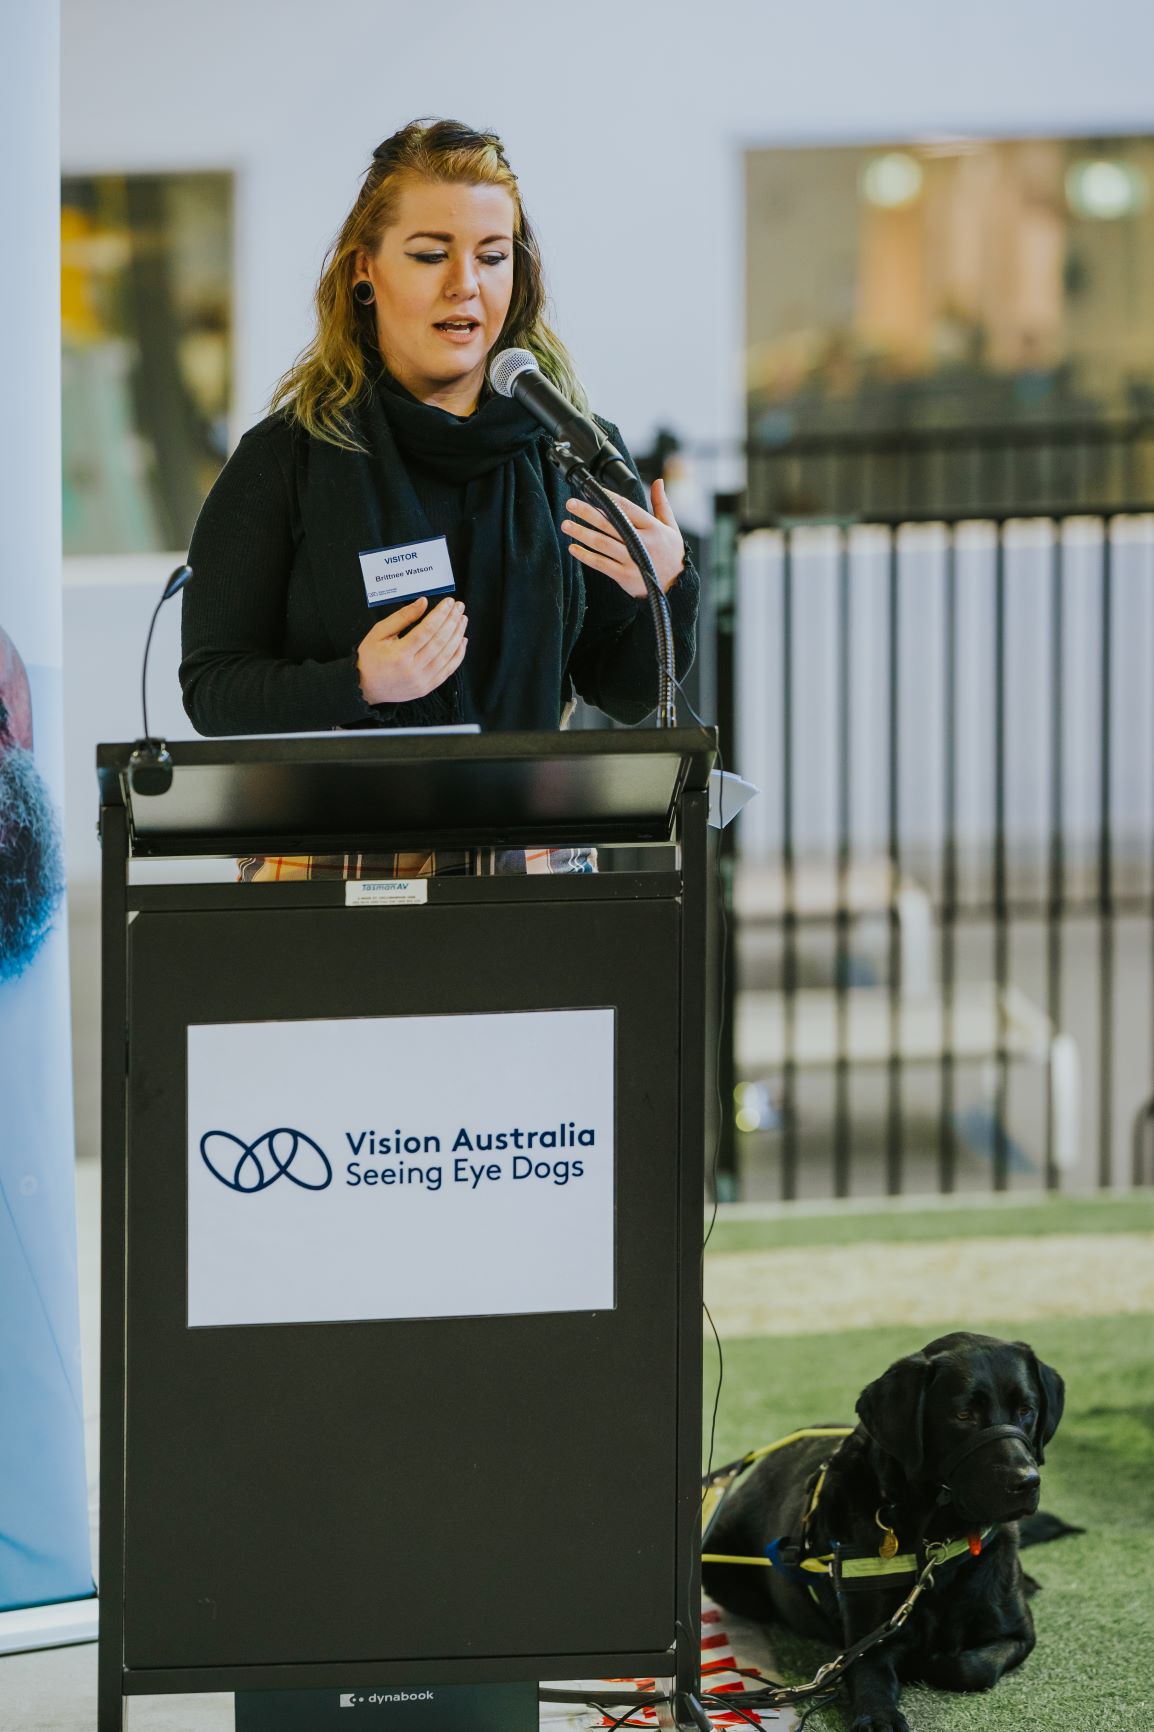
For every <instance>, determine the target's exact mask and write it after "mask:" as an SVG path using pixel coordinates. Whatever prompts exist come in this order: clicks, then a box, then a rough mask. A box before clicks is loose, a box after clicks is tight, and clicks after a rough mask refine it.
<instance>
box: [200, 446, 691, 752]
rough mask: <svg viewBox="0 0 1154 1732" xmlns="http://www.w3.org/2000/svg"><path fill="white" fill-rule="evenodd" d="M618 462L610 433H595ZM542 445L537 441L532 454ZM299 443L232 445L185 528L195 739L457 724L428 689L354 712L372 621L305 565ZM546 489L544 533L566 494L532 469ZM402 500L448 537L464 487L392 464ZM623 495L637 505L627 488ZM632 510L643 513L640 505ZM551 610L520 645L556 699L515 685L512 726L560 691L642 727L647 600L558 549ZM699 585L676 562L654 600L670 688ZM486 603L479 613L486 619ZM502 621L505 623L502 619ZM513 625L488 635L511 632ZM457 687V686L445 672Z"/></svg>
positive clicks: (449, 695)
mask: <svg viewBox="0 0 1154 1732" xmlns="http://www.w3.org/2000/svg"><path fill="white" fill-rule="evenodd" d="M602 426H603V427H604V428H605V430H606V432H607V433H608V435H609V437H610V438H611V439H612V440H613V443H614V444H615V445H616V446H617V448H618V450H623V449H624V447H623V445H622V442H621V438H620V435H619V434H618V433H617V431H616V429H615V428H613V427H612V426H611V425H610V424H609V423H605V422H603V423H602ZM544 441H545V435H544V434H542V443H544ZM313 447H314V441H313V440H312V439H311V438H310V437H309V436H308V435H306V434H304V433H302V432H301V431H300V430H299V429H295V428H293V427H291V426H290V425H289V424H288V423H287V422H286V421H285V419H284V417H283V416H282V415H274V416H271V417H269V418H268V419H267V420H265V421H262V422H261V423H260V424H259V425H258V426H256V427H254V428H252V429H251V430H250V431H249V432H248V433H246V434H245V435H244V437H243V438H242V440H241V442H240V444H239V446H238V447H237V449H236V451H235V452H234V454H233V455H232V457H230V459H229V460H228V462H227V463H226V465H225V467H224V469H223V470H222V472H221V474H220V476H219V477H218V479H217V481H216V483H215V485H214V486H213V488H212V491H211V492H210V494H209V496H208V498H207V499H206V501H205V503H204V507H203V509H202V511H201V513H200V516H199V518H198V519H197V524H196V528H195V530H194V532H193V537H192V544H191V547H190V549H189V563H190V564H191V566H192V568H193V572H194V574H195V581H194V582H192V583H190V584H189V586H188V588H187V589H186V590H185V592H184V598H183V626H182V638H183V660H182V662H181V668H180V679H181V685H182V688H183V693H184V705H185V709H186V710H187V712H188V714H189V716H190V718H191V720H192V722H193V725H194V726H195V727H196V729H197V731H198V732H199V733H201V734H244V733H280V732H286V733H288V732H296V731H306V730H312V729H320V728H329V727H341V728H357V727H390V726H393V727H401V726H420V725H426V724H429V723H433V722H437V721H445V720H453V719H469V718H468V717H467V716H463V715H462V711H461V704H460V698H459V696H458V695H456V693H455V692H454V690H453V689H452V684H453V683H452V682H450V684H449V685H448V686H446V687H445V688H442V690H441V692H440V693H430V694H429V696H428V697H427V698H423V699H418V700H416V701H414V702H409V703H401V704H378V705H370V704H368V703H366V701H365V700H364V698H363V697H362V695H361V690H360V685H359V683H358V679H357V671H356V651H357V646H358V644H359V643H360V641H361V638H363V637H364V635H365V634H366V632H368V631H369V629H370V628H371V626H372V625H373V624H374V622H375V620H376V619H377V618H378V617H379V614H374V613H372V612H371V611H370V610H369V609H368V607H367V604H366V602H365V598H364V593H363V587H362V579H361V574H360V571H359V570H349V571H343V570H342V571H339V572H338V571H336V570H330V569H322V568H319V562H318V561H317V560H316V559H315V558H314V557H313V554H312V550H311V549H310V546H309V543H308V538H307V537H306V536H305V534H304V530H303V525H302V520H301V501H302V497H303V495H304V491H305V487H306V485H307V481H308V466H309V460H310V452H311V450H312V449H313ZM541 461H542V470H541V473H542V479H543V482H544V486H545V493H546V496H547V498H548V501H549V506H550V509H551V511H552V513H553V518H554V523H555V524H556V525H559V524H560V522H561V520H562V518H563V517H564V516H565V500H566V499H567V498H568V496H569V489H568V487H567V484H566V483H565V481H564V479H563V477H562V476H561V475H560V473H559V472H557V471H556V470H554V469H553V468H552V466H551V465H550V464H548V463H547V462H545V461H544V458H543V456H542V460H541ZM406 468H407V470H408V473H409V476H410V479H411V481H412V484H413V488H414V490H415V492H416V493H417V496H418V498H419V499H420V502H421V505H422V507H423V509H424V511H425V512H426V514H427V516H428V518H429V522H430V524H431V525H432V527H433V530H434V533H441V534H446V535H448V536H449V540H450V549H452V545H453V535H454V533H455V532H457V531H459V530H460V529H461V526H462V519H463V516H464V513H465V502H464V501H465V486H464V485H458V484H456V483H454V482H452V481H449V480H446V479H445V478H444V477H443V476H440V475H437V474H434V473H432V472H431V471H429V470H426V469H424V468H423V467H421V466H419V465H417V464H415V463H412V462H407V463H406ZM637 497H638V500H639V501H643V500H644V494H643V492H642V491H641V489H640V483H638V493H637ZM646 503H647V502H646ZM561 573H562V579H561V581H562V587H563V590H564V594H563V596H562V597H560V598H559V606H558V607H557V608H556V610H555V628H554V629H555V636H556V637H557V638H558V639H559V642H556V643H551V644H547V645H542V644H541V643H540V642H539V641H534V640H533V639H531V638H528V637H527V641H526V642H525V644H524V656H525V659H526V665H527V667H528V666H530V665H531V664H532V663H533V661H534V659H535V658H539V657H541V656H542V655H544V657H545V659H546V660H547V661H555V662H556V664H557V665H558V666H560V667H561V668H562V669H564V676H563V681H562V689H561V690H560V691H557V692H556V693H552V692H548V693H545V694H543V693H542V692H541V690H540V686H539V684H538V686H536V687H533V686H532V684H531V682H530V681H528V680H527V682H526V697H525V703H524V706H523V713H519V714H518V715H517V717H516V722H515V725H516V726H518V727H522V728H526V729H553V728H556V727H557V726H558V723H559V720H560V715H561V711H562V709H563V707H564V705H565V703H566V702H567V701H568V699H569V697H570V690H569V687H570V683H571V684H572V686H573V687H574V688H575V689H576V691H577V692H578V693H579V694H580V696H581V697H583V698H585V699H586V700H587V701H588V702H590V703H592V704H595V705H596V706H597V707H598V708H600V709H602V710H604V711H605V712H606V713H607V714H609V715H611V716H613V717H615V718H616V719H617V720H619V721H623V722H638V721H641V720H642V719H643V718H644V717H645V716H646V715H647V714H648V713H649V712H650V710H652V708H653V706H654V704H655V702H656V685H657V680H656V661H655V645H654V636H653V625H652V621H651V618H650V614H649V608H648V604H647V603H646V602H644V601H636V600H634V599H633V598H632V597H630V596H627V595H626V594H625V593H624V591H622V590H621V589H620V588H619V587H618V586H617V585H616V584H614V583H613V582H612V581H611V579H609V578H607V577H605V576H603V575H602V574H601V573H599V572H592V571H587V570H586V569H585V568H583V567H582V566H581V564H580V562H579V561H577V560H575V559H573V558H572V557H571V556H570V555H569V554H568V553H567V552H566V554H565V557H564V558H563V559H562V561H561ZM697 598H698V578H697V573H696V572H695V571H694V570H693V567H692V566H691V565H690V563H689V562H688V560H687V561H686V566H685V569H684V571H683V572H682V573H681V575H680V576H679V577H678V579H677V581H676V583H675V584H674V585H673V588H672V589H671V590H670V592H669V606H670V612H671V615H672V619H673V626H674V636H675V642H676V648H677V663H678V677H679V678H681V677H684V674H685V672H686V671H687V669H688V667H689V665H690V663H691V662H692V659H693V652H694V633H695V625H696V615H697ZM465 599H466V603H467V606H468V610H469V617H470V627H469V636H470V648H472V645H473V640H474V632H475V629H476V631H478V632H480V633H481V634H482V635H483V634H484V632H485V629H486V625H487V626H488V628H489V630H490V631H492V630H493V629H494V620H493V618H492V617H490V618H488V620H486V618H485V610H486V605H487V601H488V598H487V597H486V596H484V595H475V594H470V595H468V596H467V597H466V598H465ZM495 605H496V604H495V603H494V604H493V606H494V607H495ZM509 617H510V616H506V618H509ZM511 618H512V621H513V624H512V626H510V625H509V624H506V625H505V626H504V627H503V629H504V630H509V629H515V621H516V615H515V614H513V615H512V616H511ZM455 679H456V680H457V683H458V688H459V677H458V676H455Z"/></svg>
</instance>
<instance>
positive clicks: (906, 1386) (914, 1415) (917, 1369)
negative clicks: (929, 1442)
mask: <svg viewBox="0 0 1154 1732" xmlns="http://www.w3.org/2000/svg"><path fill="white" fill-rule="evenodd" d="M931 1370H932V1366H931V1363H930V1361H929V1360H928V1359H927V1358H926V1356H925V1354H924V1353H911V1354H910V1356H909V1358H908V1359H899V1360H898V1361H897V1362H896V1364H894V1365H891V1366H890V1368H889V1370H888V1371H883V1372H882V1375H881V1376H880V1377H878V1378H876V1379H875V1381H874V1382H873V1383H870V1384H867V1386H866V1388H865V1389H863V1390H862V1392H861V1394H860V1395H859V1396H858V1400H857V1416H858V1418H859V1419H860V1420H861V1422H862V1424H863V1425H864V1426H865V1428H866V1430H867V1432H868V1433H869V1435H870V1436H871V1437H872V1438H873V1440H874V1442H875V1443H876V1444H878V1446H879V1447H880V1448H881V1449H884V1450H885V1452H886V1454H887V1455H892V1456H893V1457H894V1458H895V1460H896V1461H898V1462H899V1463H900V1464H901V1467H902V1469H903V1470H904V1472H905V1475H906V1478H907V1479H913V1477H914V1476H915V1474H917V1472H918V1471H919V1469H920V1468H921V1465H922V1456H923V1453H924V1442H923V1438H924V1429H925V1412H926V1389H927V1387H928V1385H929V1381H930V1372H931Z"/></svg>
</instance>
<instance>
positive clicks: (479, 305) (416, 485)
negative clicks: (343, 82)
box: [181, 121, 697, 734]
mask: <svg viewBox="0 0 1154 1732" xmlns="http://www.w3.org/2000/svg"><path fill="white" fill-rule="evenodd" d="M544 305H545V290H544V282H543V276H542V269H541V259H540V254H539V252H538V249H537V243H536V240H535V238H534V235H533V231H532V229H531V228H530V226H529V222H528V219H527V218H526V215H525V212H524V209H523V207H522V205H521V199H520V192H519V188H518V185H517V181H516V179H515V177H514V175H513V173H512V170H511V169H510V167H509V165H508V162H507V160H506V157H505V153H504V150H503V148H502V145H501V143H500V141H499V139H497V138H496V137H494V136H493V135H492V134H491V133H478V132H473V131H471V130H469V129H468V128H467V127H464V126H461V125H458V124H457V123H456V122H453V121H436V122H432V123H428V122H422V121H415V122H413V123H412V124H411V125H409V126H406V127H404V128H403V129H402V130H401V131H400V132H397V133H395V134H394V135H393V137H392V138H390V139H387V140H386V141H385V143H384V144H382V145H380V146H379V148H378V149H377V150H376V151H375V152H374V153H373V161H372V164H371V166H370V168H369V171H368V173H367V175H366V177H365V180H364V184H363V186H362V188H361V191H360V194H359V196H358V198H357V201H356V203H355V205H354V206H353V209H352V210H351V212H350V213H349V215H348V217H347V218H346V220H345V223H344V225H343V227H342V229H341V231H340V234H339V236H338V237H337V240H336V242H335V244H334V246H333V248H332V251H331V253H330V255H329V258H328V260H327V262H326V264H325V268H324V271H323V273H322V276H321V280H320V283H319V285H318V288H317V296H316V306H317V330H316V334H315V336H314V338H313V341H312V343H311V344H310V345H309V347H308V348H307V349H306V350H305V352H304V353H303V355H302V356H301V358H300V359H299V361H298V362H297V364H296V365H295V366H294V367H293V368H292V369H291V370H290V371H289V372H288V373H287V374H286V375H285V377H284V378H283V379H282V380H281V382H280V384H279V386H278V387H277V390H276V392H275V394H274V397H273V402H272V405H271V407H272V410H273V413H272V414H271V415H270V416H269V418H268V419H267V420H265V421H262V422H261V423H260V424H259V425H258V426H256V427H254V428H252V429H251V431H250V432H248V433H247V434H246V435H245V436H244V438H243V439H242V440H241V442H240V445H239V446H238V448H237V450H236V452H235V453H234V455H233V456H232V457H231V458H230V459H229V461H228V463H227V464H226V465H225V467H224V469H223V470H222V472H221V474H220V476H219V478H218V480H217V482H216V484H215V486H214V487H213V489H212V491H211V493H210V494H209V496H208V499H207V500H206V501H205V504H204V508H203V510H202V512H201V514H200V518H199V520H198V522H197V525H196V529H195V532H194V535H193V540H192V546H191V548H190V552H189V559H190V563H191V564H192V566H193V568H194V570H195V572H196V582H195V583H194V584H191V585H190V586H189V589H188V591H187V592H186V595H185V599H184V628H183V630H184V656H183V661H182V665H181V683H182V686H183V690H184V702H185V707H186V709H187V711H188V714H189V716H190V717H191V718H192V721H193V723H194V724H195V726H196V727H197V729H198V730H199V731H200V732H201V733H204V734H231V733H270V732H273V733H275V732H282V731H283V732H292V731H296V730H310V729H317V728H327V727H339V728H350V727H392V726H395V727H412V726H428V725H431V724H437V723H442V724H443V723H446V722H479V723H480V725H481V726H482V728H486V729H489V728H498V729H509V728H536V729H542V728H556V727H557V726H558V725H559V724H560V721H561V717H562V714H563V711H564V710H565V708H566V706H567V704H568V702H569V700H570V698H571V695H572V692H573V691H574V690H575V691H576V692H577V693H579V694H580V695H581V696H582V697H584V698H586V699H588V700H589V702H591V703H593V704H596V705H597V706H599V707H600V708H601V709H603V710H605V711H606V712H607V713H608V714H609V715H611V716H614V717H616V718H617V719H618V720H621V721H627V722H634V721H640V720H641V719H642V717H644V716H645V715H647V714H648V712H649V711H650V710H651V709H652V708H653V706H654V703H655V701H656V691H657V675H656V659H655V656H656V652H655V646H654V640H653V626H652V620H651V617H650V615H649V612H648V610H647V607H646V604H645V600H644V596H645V590H644V584H643V581H642V578H641V574H640V572H639V571H638V570H637V568H636V566H635V565H634V564H633V562H632V560H631V559H630V557H629V555H628V554H627V552H626V549H625V546H624V543H623V542H622V541H621V540H620V538H619V537H618V535H617V533H616V531H615V530H614V529H613V527H612V526H611V525H610V523H609V522H608V520H607V519H606V518H605V517H603V516H602V514H601V513H600V512H598V511H597V510H595V509H594V508H593V507H591V506H589V505H587V504H585V503H583V502H582V501H580V500H574V499H570V498H568V497H567V488H566V484H565V482H564V480H563V478H562V477H561V475H560V473H559V472H558V471H556V470H555V469H554V468H553V466H552V464H551V463H550V462H549V461H548V458H547V456H546V446H547V444H548V435H547V434H546V433H545V432H544V430H543V429H542V428H541V427H540V426H539V425H538V423H537V422H536V421H535V420H534V419H533V418H532V417H531V416H530V415H529V413H528V412H527V411H526V410H524V409H523V408H521V407H520V406H519V405H518V404H516V403H514V402H513V401H511V400H509V399H507V398H504V397H501V396H498V395H496V394H495V393H493V392H492V391H491V390H490V389H489V387H488V385H487V383H486V368H487V365H488V362H489V359H490V356H491V354H492V352H493V351H494V350H495V349H497V348H524V349H528V350H530V351H531V352H532V354H533V355H534V356H535V357H536V360H537V362H538V365H539V366H540V368H541V370H542V372H543V373H544V374H545V375H546V377H547V378H548V379H549V380H550V381H551V382H552V383H553V384H554V385H556V386H557V388H558V389H559V390H560V391H562V392H563V393H564V395H565V396H567V397H568V398H569V399H570V400H571V401H573V402H574V403H576V405H577V406H578V407H579V408H584V407H585V400H584V395H583V393H582V391H581V387H580V385H579V383H578V381H577V378H576V375H575V373H574V370H573V365H572V362H571V361H570V359H569V356H568V354H567V353H566V351H565V349H564V347H563V346H562V344H561V343H560V341H559V340H558V338H557V337H556V336H555V335H554V334H553V332H552V331H551V330H550V329H549V326H548V325H547V324H546V322H545V319H544ZM600 425H601V426H602V427H603V429H604V430H605V432H606V433H607V434H608V436H609V437H610V438H611V439H612V440H613V442H614V444H616V445H617V448H618V449H619V450H621V449H622V445H621V441H620V436H619V435H618V434H617V432H616V429H615V428H614V427H612V426H611V425H610V424H609V423H608V422H601V423H600ZM643 497H644V494H643V489H642V488H641V484H640V482H638V487H637V497H636V499H633V500H628V501H625V500H623V501H622V504H623V509H624V510H625V511H626V512H627V513H628V516H629V518H630V520H631V521H632V523H633V524H634V526H635V528H636V530H637V532H638V534H639V535H640V537H641V539H642V541H643V542H644V544H645V546H646V549H647V551H648V552H649V555H650V558H651V559H652V561H653V565H654V568H655V570H656V573H657V577H658V581H659V582H660V584H661V586H662V588H663V589H664V590H666V592H667V593H668V596H669V605H670V611H671V614H672V618H673V626H674V633H675V640H676V647H677V654H678V671H679V675H680V674H683V673H684V672H685V670H686V668H687V666H688V664H689V662H690V660H691V658H692V653H693V633H694V622H695V616H696V602H697V577H696V574H695V573H694V572H693V570H692V568H691V567H690V566H688V565H687V564H686V562H685V551H684V544H683V542H682V538H681V534H680V532H679V530H678V528H677V524H676V522H675V521H674V518H673V514H672V512H671V511H670V509H669V505H668V502H667V500H666V497H665V493H664V489H663V487H662V485H661V483H660V482H657V483H655V484H654V486H653V492H652V499H651V501H650V502H649V505H650V506H651V509H649V508H647V507H646V505H645V504H642V503H641V500H642V499H643ZM442 537H443V538H444V545H443V547H442V546H441V545H440V543H441V538H442ZM430 546H431V552H430V551H429V549H430ZM413 549H419V550H421V552H420V554H419V556H414V555H412V554H411V550H413ZM389 553H392V554H393V556H394V558H393V562H392V566H391V567H390V565H389V563H388V561H387V559H386V560H385V561H382V559H381V558H380V556H381V555H382V554H383V555H386V556H387V555H388V554H389ZM426 555H427V556H428V557H426ZM405 556H409V557H410V560H411V559H412V558H416V563H417V565H418V566H419V567H421V568H423V569H424V570H425V571H426V572H427V571H428V569H429V559H430V558H431V559H432V561H433V569H434V572H435V577H434V578H428V577H426V579H425V582H426V583H427V584H428V585H429V587H430V588H432V587H433V585H434V583H435V586H436V589H440V590H441V591H442V592H443V593H442V594H441V596H440V598H439V599H435V589H434V594H433V596H430V595H429V594H427V593H418V594H406V593H405V574H404V569H403V567H404V564H405V562H406V558H405ZM382 568H383V569H384V570H386V571H388V570H390V569H399V576H396V577H391V576H390V577H389V578H388V579H387V580H386V581H382V579H381V576H380V573H381V570H382ZM450 586H451V593H450V592H449V591H450ZM382 595H384V596H385V598H386V599H385V600H384V601H383V602H382V600H381V599H380V598H381V596H382Z"/></svg>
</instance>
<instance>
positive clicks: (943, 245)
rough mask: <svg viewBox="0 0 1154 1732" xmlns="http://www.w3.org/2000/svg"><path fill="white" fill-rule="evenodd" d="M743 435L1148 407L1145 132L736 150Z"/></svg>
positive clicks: (1152, 300)
mask: <svg viewBox="0 0 1154 1732" xmlns="http://www.w3.org/2000/svg"><path fill="white" fill-rule="evenodd" d="M746 228H747V241H748V245H747V285H746V286H747V344H746V363H747V387H748V403H749V423H750V431H751V433H752V434H753V435H754V437H756V438H758V439H761V440H766V441H769V442H772V443H785V442H786V441H788V440H790V439H792V438H796V437H798V436H802V435H806V434H816V435H821V434H835V433H842V432H854V431H862V432H866V431H871V430H873V431H885V432H899V431H910V432H920V431H923V430H931V429H942V428H950V427H957V426H975V425H999V426H1014V425H1018V424H1024V425H1028V424H1031V423H1032V424H1034V425H1038V424H1039V423H1041V424H1053V423H1055V422H1059V421H1068V422H1074V421H1080V422H1085V421H1088V420H1090V421H1092V420H1099V419H1106V418H1132V417H1141V416H1146V415H1150V414H1151V413H1154V319H1152V318H1151V308H1152V307H1154V139H1151V138H1146V137H1125V138H1110V139H1105V140H1104V139H1019V140H1015V141H1012V142H1001V143H999V142H993V141H987V140H979V139H940V140H936V141H922V142H918V143H908V144H891V145H878V146H872V147H869V148H862V149H857V148H852V149H846V148H836V149H818V150H752V151H749V152H747V154H746Z"/></svg>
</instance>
